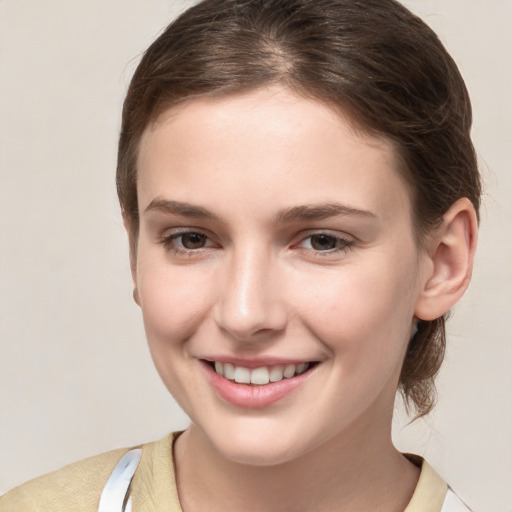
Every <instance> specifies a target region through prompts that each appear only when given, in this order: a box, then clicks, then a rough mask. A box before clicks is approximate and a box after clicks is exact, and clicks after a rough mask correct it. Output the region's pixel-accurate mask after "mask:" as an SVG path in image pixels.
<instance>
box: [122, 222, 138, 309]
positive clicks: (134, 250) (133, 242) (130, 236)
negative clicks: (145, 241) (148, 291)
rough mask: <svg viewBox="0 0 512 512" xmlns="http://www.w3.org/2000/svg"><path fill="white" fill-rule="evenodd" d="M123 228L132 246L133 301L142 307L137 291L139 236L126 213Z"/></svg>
mask: <svg viewBox="0 0 512 512" xmlns="http://www.w3.org/2000/svg"><path fill="white" fill-rule="evenodd" d="M123 226H124V229H126V234H127V235H128V243H129V246H130V270H131V273H132V281H133V300H134V301H135V303H136V304H137V305H139V306H140V299H139V292H138V290H137V236H136V234H135V230H134V228H133V223H132V221H131V220H130V219H129V218H128V215H127V214H126V213H125V212H123Z"/></svg>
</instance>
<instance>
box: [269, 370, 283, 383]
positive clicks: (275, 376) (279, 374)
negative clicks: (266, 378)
mask: <svg viewBox="0 0 512 512" xmlns="http://www.w3.org/2000/svg"><path fill="white" fill-rule="evenodd" d="M279 380H283V367H282V366H274V367H273V368H271V369H270V382H277V381H279Z"/></svg>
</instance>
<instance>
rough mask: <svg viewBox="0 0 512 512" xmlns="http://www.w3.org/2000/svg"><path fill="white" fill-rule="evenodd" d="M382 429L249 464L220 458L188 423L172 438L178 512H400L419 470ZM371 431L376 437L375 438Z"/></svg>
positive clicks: (355, 431)
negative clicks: (274, 460)
mask: <svg viewBox="0 0 512 512" xmlns="http://www.w3.org/2000/svg"><path fill="white" fill-rule="evenodd" d="M385 421H386V424H389V427H387V428H386V429H382V428H375V425H374V424H373V425H367V426H366V427H365V426H362V425H361V424H358V425H353V426H352V427H351V428H350V429H348V430H349V431H344V432H343V433H342V434H340V435H339V436H337V437H335V438H332V439H330V440H329V441H328V442H326V443H324V444H323V445H321V446H319V447H317V448H316V449H314V450H312V451H310V452H308V453H305V454H303V455H302V456H300V457H299V458H296V459H293V460H292V461H290V462H285V463H282V464H278V465H272V466H252V465H246V464H240V463H238V462H233V461H231V460H229V459H227V458H226V457H224V456H222V454H220V453H219V452H218V451H217V450H216V449H215V447H213V446H212V445H211V443H210V442H209V440H208V439H207V438H206V437H205V436H204V434H203V432H202V431H201V430H200V429H199V428H198V427H196V426H195V425H192V426H191V427H190V428H189V429H188V430H187V431H186V432H185V433H183V434H182V435H181V436H180V437H179V438H178V440H177V442H176V445H175V452H174V456H175V461H176V468H177V470H176V474H177V485H178V493H179V497H180V502H181V504H182V509H183V511H184V512H190V511H194V512H196V511H200V512H202V511H208V512H217V511H219V512H220V511H222V512H231V511H233V512H234V511H239V510H246V511H247V512H288V511H290V512H292V511H297V510H301V511H303V512H313V511H315V512H323V511H332V510H336V511H338V512H345V511H346V512H348V511H350V512H367V511H369V510H379V511H382V512H388V511H389V512H399V511H403V510H404V509H405V507H406V506H407V503H408V502H409V500H410V498H411V496H412V493H413V491H414V487H415V485H416V482H417V479H418V475H419V470H418V468H416V467H415V466H413V465H412V464H411V463H410V462H409V461H407V460H406V459H405V458H404V457H403V456H402V455H401V454H400V453H399V452H398V451H397V450H396V449H395V448H394V446H393V444H392V442H391V419H390V418H389V421H388V419H387V418H386V420H385ZM376 433H377V434H376Z"/></svg>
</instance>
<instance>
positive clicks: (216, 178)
mask: <svg viewBox="0 0 512 512" xmlns="http://www.w3.org/2000/svg"><path fill="white" fill-rule="evenodd" d="M138 198H139V207H140V212H141V214H140V231H139V233H138V240H137V252H136V254H133V255H132V259H133V261H132V264H133V269H134V283H135V296H136V300H137V302H138V303H139V305H140V306H141V308H142V313H143V317H144V323H145V328H146V333H147V337H148V343H149V347H150V350H151V354H152V357H153V359H154V362H155V365H156V368H157V370H158V372H159V374H160V376H161V378H162V380H163V381H164V383H165V385H166V386H167V388H168V389H169V391H170V392H171V393H172V395H173V396H174V397H175V398H176V399H177V401H178V402H179V403H180V405H181V406H182V407H183V409H184V410H185V412H186V413H187V414H188V415H189V417H190V419H191V422H192V423H191V426H190V428H189V429H188V430H187V431H186V432H185V433H184V434H183V435H182V436H181V437H180V438H179V439H178V441H177V443H176V448H175V454H174V456H175V461H176V465H177V476H178V491H179V495H180V500H181V503H182V507H183V509H184V511H185V512H186V511H189V510H194V511H201V510H208V511H210V512H212V511H216V510H223V511H224V512H226V511H230V510H240V508H241V507H244V509H245V510H250V511H266V512H268V511H273V510H276V511H277V510H279V511H285V510H286V511H287V510H290V511H291V510H294V511H296V510H302V511H309V510H315V511H323V510H325V511H327V510H334V509H336V510H338V511H343V510H351V511H356V512H357V511H358V510H361V511H362V510H376V509H379V510H383V511H386V510H389V511H392V510H397V511H398V510H403V509H404V508H405V506H406V504H407V503H408V500H409V499H410V497H411V495H412V492H413V490H414V487H415V484H416V481H417V477H418V468H416V467H415V466H413V465H412V464H411V463H409V462H408V461H407V460H406V459H405V458H404V457H403V456H402V455H401V454H399V453H398V452H397V451H396V449H395V448H394V447H393V445H392V443H391V417H392V411H393V404H394V398H395V393H396V389H397V385H398V379H399V374H400V369H401V365H402V361H403V358H404V354H405V350H406V347H407V344H408V341H409V339H410V335H411V329H412V326H413V324H414V322H415V319H416V318H423V319H429V316H432V315H437V316H439V310H441V309H443V308H445V307H446V310H447V309H448V308H449V307H451V305H453V302H454V301H456V300H457V299H458V297H459V296H460V294H461V293H463V289H465V286H467V282H468V281H469V275H470V269H469V270H468V266H469V267H470V265H471V262H472V256H471V255H470V256H469V257H467V258H466V259H465V264H464V265H462V264H459V263H460V261H462V259H463V258H464V256H460V257H458V256H457V255H454V251H453V250H452V245H450V240H454V241H455V242H454V245H455V246H457V247H459V245H461V243H462V245H464V243H463V242H461V240H466V244H465V247H466V253H467V252H468V250H467V248H468V247H473V246H474V243H473V241H472V240H473V239H474V232H475V230H476V220H475V219H474V216H473V217H472V216H471V215H472V214H471V211H470V210H471V208H470V206H468V204H467V203H468V202H467V201H466V202H463V203H461V204H459V205H458V207H457V208H454V209H453V211H450V212H449V215H448V214H447V218H446V219H447V220H446V223H445V224H443V226H442V227H441V228H440V230H439V231H438V232H436V234H435V236H433V237H432V239H431V240H430V242H429V243H428V244H427V245H426V246H427V249H426V250H424V249H420V248H418V246H417V244H416V242H415V240H414V236H413V230H412V218H411V203H410V196H409V191H408V189H407V186H406V185H405V184H404V183H403V181H402V179H401V178H400V176H399V174H398V173H397V171H396V164H395V158H394V149H393V147H392V145H391V144H390V143H389V142H387V141H386V140H381V139H376V138H372V137H370V136H366V135H364V134H361V133H360V132H357V131H355V130H354V129H353V127H352V124H351V123H350V121H349V120H348V119H347V118H346V117H344V116H343V115H342V114H340V113H339V112H335V111H334V110H333V109H332V108H329V107H328V106H326V105H324V104H322V103H320V102H318V101H315V100H312V99H307V98H304V97H300V96H297V95H296V94H294V93H292V92H291V91H289V90H287V89H285V88H283V87H273V88H265V89H261V90H257V91H253V92H250V93H247V94H243V95H237V96H228V97H223V98H217V99H194V100H192V101H190V102H187V103H185V104H182V105H180V106H179V107H174V108H172V109H170V110H169V111H167V112H165V113H163V114H162V115H161V116H160V117H159V118H158V119H157V121H156V122H155V123H153V124H152V125H151V126H149V127H148V129H147V130H146V132H145V134H144V136H143V138H142V141H141V146H140V153H139V179H138ZM184 205H185V206H184ZM333 205H336V208H333ZM191 206H192V208H191ZM320 210H321V211H322V214H321V215H319V211H320ZM334 210H335V211H334ZM461 212H462V213H461ZM468 212H469V213H468ZM128 228H129V226H128ZM468 230H469V231H470V232H471V230H473V232H471V233H470V235H471V236H468V235H467V232H468ZM191 232H193V233H199V234H200V235H201V236H202V237H201V238H200V239H199V240H200V243H199V244H196V245H193V244H191V240H192V241H196V242H197V240H198V238H197V235H192V239H191V238H190V233H191ZM184 233H189V235H185V236H184ZM447 234H449V235H450V236H451V239H450V238H449V236H447ZM203 235H204V236H203ZM319 235H324V237H323V238H320V239H319V238H318V236H319ZM194 237H195V238H194ZM319 240H320V241H323V243H324V244H325V243H327V245H324V246H322V245H320V246H319V244H318V241H319ZM468 240H469V242H467V241H468ZM329 244H331V245H332V246H333V248H332V249H330V248H329V249H327V250H325V249H324V247H330V245H329ZM440 248H441V249H440ZM459 252H461V253H462V252H464V251H459ZM457 254H458V253H457ZM457 257H458V259H457ZM461 258H462V259H461ZM456 259H457V261H456V262H455V260H456ZM462 266H464V269H465V274H464V276H463V275H462V274H463V273H464V272H462V270H461V268H462ZM455 267H457V269H458V270H457V271H456V270H454V268H455ZM450 279H451V281H453V282H452V286H448V285H446V283H447V282H449V281H450ZM455 281H456V283H455ZM443 286H444V288H442V287H443ZM441 288H442V290H444V294H443V295H442V296H443V297H446V295H447V294H448V291H449V292H450V293H451V296H450V299H446V300H445V301H444V302H443V301H442V300H440V297H439V295H440V293H441V291H440V290H441ZM455 288H457V290H455ZM440 314H442V313H440ZM432 318H436V316H432ZM221 356H222V357H224V358H228V359H229V358H233V359H237V358H242V359H249V360H252V359H253V358H268V359H274V358H294V359H298V360H301V361H302V360H303V361H318V362H319V364H318V365H317V366H316V367H315V368H314V370H313V371H311V372H310V374H309V376H308V378H307V379H306V380H305V382H304V383H303V384H302V385H301V386H300V387H299V388H298V389H296V390H294V391H293V392H292V393H290V394H289V395H288V396H286V397H285V398H284V399H282V400H279V401H278V402H276V403H274V404H272V405H270V406H268V407H264V408H259V409H247V408H243V407H237V406H234V405H232V404H229V403H227V402H226V401H225V400H223V399H222V398H221V397H219V395H218V394H217V392H216V391H215V390H214V389H213V388H212V386H211V385H210V383H209V382H208V379H207V378H205V372H204V368H203V366H202V364H201V362H200V361H201V359H210V360H211V359H216V358H218V357H221ZM333 454H335V456H334V455H333ZM223 497H224V498H223Z"/></svg>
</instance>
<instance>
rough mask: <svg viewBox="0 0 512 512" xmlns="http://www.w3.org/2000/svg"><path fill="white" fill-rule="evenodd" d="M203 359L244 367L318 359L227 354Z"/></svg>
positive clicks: (285, 364)
mask: <svg viewBox="0 0 512 512" xmlns="http://www.w3.org/2000/svg"><path fill="white" fill-rule="evenodd" d="M199 359H202V360H204V361H208V362H210V363H213V362H219V363H231V364H232V365H234V366H242V367H244V368H261V367H263V366H277V365H281V366H287V365H290V364H295V365H298V364H301V363H312V362H316V361H318V359H314V358H313V359H304V358H288V357H286V358H285V357H252V358H247V359H246V358H243V357H234V356H227V355H216V356H205V357H201V358H199Z"/></svg>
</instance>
